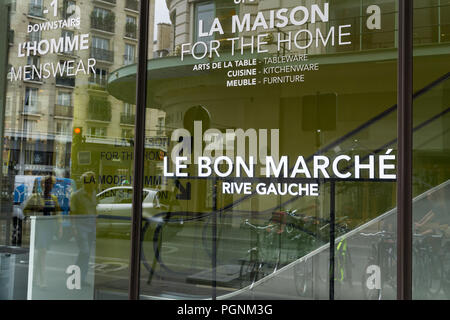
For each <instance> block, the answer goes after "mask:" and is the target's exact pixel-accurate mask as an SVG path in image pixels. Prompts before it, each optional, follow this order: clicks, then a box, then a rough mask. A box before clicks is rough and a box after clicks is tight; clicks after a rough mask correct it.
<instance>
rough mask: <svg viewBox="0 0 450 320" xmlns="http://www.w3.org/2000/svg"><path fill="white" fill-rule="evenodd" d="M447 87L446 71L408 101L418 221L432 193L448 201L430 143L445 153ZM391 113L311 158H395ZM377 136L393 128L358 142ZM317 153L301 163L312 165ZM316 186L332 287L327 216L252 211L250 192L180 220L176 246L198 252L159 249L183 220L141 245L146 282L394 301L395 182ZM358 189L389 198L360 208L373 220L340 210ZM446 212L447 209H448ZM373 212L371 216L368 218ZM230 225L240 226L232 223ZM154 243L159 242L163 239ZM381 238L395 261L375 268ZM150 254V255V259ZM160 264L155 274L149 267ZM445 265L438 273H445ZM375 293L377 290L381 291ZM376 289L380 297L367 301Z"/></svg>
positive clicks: (299, 207) (229, 292)
mask: <svg viewBox="0 0 450 320" xmlns="http://www.w3.org/2000/svg"><path fill="white" fill-rule="evenodd" d="M449 90H450V73H447V74H445V75H443V76H442V77H440V78H438V79H436V81H433V82H432V83H429V84H428V85H427V86H425V87H424V88H423V89H421V90H419V91H417V92H416V93H415V94H414V110H413V112H414V116H413V119H414V133H413V134H414V155H415V157H414V174H413V190H414V202H413V209H414V221H418V220H420V219H421V218H422V217H423V216H424V215H425V214H426V212H427V210H428V209H427V206H429V197H430V195H432V194H436V195H437V194H440V195H441V196H440V197H441V199H446V198H447V199H448V198H450V197H448V196H445V195H446V194H448V190H449V185H450V183H449V178H450V172H449V170H448V168H447V167H448V166H447V164H448V163H449V159H448V157H447V158H445V156H444V157H442V156H437V154H438V153H439V152H437V151H439V150H437V151H436V150H435V149H436V148H434V149H433V146H432V144H433V142H435V141H437V140H439V144H438V148H440V149H442V148H445V149H449V142H450V132H449V126H448V123H450V122H449V121H450V112H449V111H450V105H449V104H448V103H449V100H448V99H447V97H448V92H449ZM396 110H397V106H396V105H394V106H392V107H390V108H388V109H386V110H385V111H384V112H382V113H380V114H379V115H377V116H376V117H374V118H372V119H370V120H369V121H367V122H365V123H364V124H362V125H360V126H359V127H357V128H356V129H354V130H352V131H350V132H349V133H347V134H345V135H344V136H342V137H341V138H339V139H337V140H335V141H334V142H332V143H330V144H328V145H327V146H325V147H323V148H321V149H319V150H318V151H317V152H316V153H315V154H314V155H326V156H328V157H329V158H333V157H336V156H338V155H340V154H349V155H352V154H358V155H360V156H361V159H367V157H368V156H369V155H378V154H381V153H384V152H386V150H388V149H393V150H394V151H393V153H395V152H396V143H397V138H396V128H390V127H391V125H389V124H392V123H396V116H397V114H396ZM380 130H381V131H384V134H385V135H386V131H387V130H388V131H389V130H390V131H389V134H390V135H391V138H390V139H386V140H385V141H383V144H381V145H379V146H378V147H377V148H375V149H374V148H367V147H364V146H363V145H361V144H360V143H359V141H360V140H361V139H359V137H362V136H365V135H367V134H369V133H370V134H374V133H376V132H378V131H380ZM314 155H311V156H310V157H308V158H305V160H307V161H308V162H311V160H312V158H313V156H314ZM427 163H433V165H434V170H435V169H436V168H438V169H440V172H441V174H440V175H439V177H437V178H436V177H435V178H434V179H430V177H429V175H427V174H426V170H425V169H426V168H424V167H423V166H424V165H425V164H427ZM349 167H352V164H350V165H349ZM318 183H319V184H320V185H321V188H323V191H322V194H325V195H324V196H322V197H321V199H320V201H321V202H322V204H324V205H323V208H328V209H329V210H330V208H331V207H330V204H331V203H332V201H336V199H337V207H336V208H335V209H336V245H335V247H336V253H335V266H334V275H335V276H334V281H330V280H331V279H330V270H329V264H328V262H329V259H330V257H329V253H330V250H329V233H330V219H329V215H327V214H326V215H324V214H323V211H326V209H322V214H321V215H317V214H316V215H311V214H308V213H307V212H308V210H309V209H311V207H313V206H314V203H312V202H311V200H310V199H308V197H280V199H279V202H278V204H277V205H276V206H274V207H267V208H265V209H263V210H259V211H255V210H254V208H252V204H251V202H252V195H249V196H246V197H242V198H240V199H239V200H237V201H234V202H233V203H232V204H228V205H226V206H223V207H222V208H221V210H219V211H217V212H215V213H212V214H206V215H203V216H202V217H201V219H200V220H198V221H195V219H194V220H193V221H189V220H187V219H186V223H187V224H189V223H191V225H196V226H195V227H193V228H191V229H188V230H186V229H185V230H184V231H182V232H180V233H179V234H178V237H177V241H181V242H183V241H184V242H186V243H187V242H188V241H191V242H192V241H193V242H194V244H195V248H196V249H197V250H192V252H190V256H189V257H184V258H185V260H184V261H183V262H180V260H179V259H180V257H179V256H178V257H173V256H171V255H170V250H171V249H173V248H174V247H175V246H176V245H175V242H174V243H171V241H172V240H171V239H167V241H164V242H163V245H162V246H161V242H162V240H161V239H162V238H163V237H164V229H166V230H168V229H170V228H171V226H172V225H175V224H179V223H180V221H169V222H168V223H167V224H166V225H165V226H164V227H162V228H160V230H159V231H160V232H159V233H158V234H156V233H155V236H154V237H153V241H152V242H151V243H144V245H143V248H144V249H143V264H144V266H145V268H146V269H147V271H149V273H150V274H151V275H152V276H154V277H158V276H159V277H165V279H166V280H167V279H169V278H170V279H172V280H173V281H175V282H176V281H180V282H181V281H184V280H186V282H187V283H190V284H194V285H196V286H197V287H202V286H203V287H202V288H203V289H202V290H203V291H202V290H199V291H197V292H196V293H195V294H193V293H192V287H189V288H187V289H186V292H185V293H184V294H183V293H180V292H182V291H183V290H182V288H179V289H180V290H179V292H177V293H174V292H172V293H164V294H163V295H162V296H160V297H165V298H175V297H180V296H181V297H195V298H200V297H202V296H204V297H208V296H209V295H210V292H211V285H212V286H213V289H214V290H215V294H216V295H217V298H218V299H249V298H256V299H265V298H268V299H272V298H274V297H277V296H278V297H280V298H283V299H286V298H287V297H291V298H293V299H328V298H329V292H330V283H331V282H333V287H334V290H333V292H334V298H336V299H361V298H362V297H363V298H368V299H370V298H374V297H375V298H377V299H395V298H396V290H395V283H396V281H395V278H396V274H395V270H396V269H395V261H392V260H393V257H395V252H393V251H392V250H394V248H395V238H396V236H395V230H396V208H395V198H396V197H395V189H396V188H395V180H379V181H377V180H371V181H369V180H364V179H361V180H360V181H349V180H339V179H330V180H328V181H326V180H321V181H318ZM360 190H364V194H365V196H368V195H371V194H372V195H373V194H375V193H376V194H377V198H378V199H380V198H385V199H386V202H385V203H384V204H383V205H382V206H379V207H378V209H377V210H369V208H363V209H365V211H370V214H364V212H363V213H362V214H359V215H358V214H355V211H364V210H355V208H351V206H348V205H345V206H339V199H340V197H342V196H343V195H346V197H348V195H349V194H350V195H351V196H353V197H359V196H361V194H360V193H359V192H360ZM374 198H375V197H374ZM332 199H334V200H332ZM444 201H446V200H444ZM444 205H446V206H447V207H448V204H444ZM372 209H373V208H372ZM374 211H376V215H373V214H374V213H373V212H374ZM236 220H239V221H241V223H240V224H236ZM269 225H271V227H270V228H268V227H267V226H269ZM268 229H270V230H268ZM189 230H190V231H189ZM199 235H201V236H199ZM387 235H390V236H387ZM158 237H161V239H160V240H159V241H158V239H159V238H158ZM386 237H387V239H385V238H386ZM443 238H445V237H443ZM384 240H386V243H390V244H389V245H388V247H389V248H388V249H383V250H387V251H386V252H390V253H389V254H390V256H391V257H392V259H390V260H389V259H388V260H389V263H387V264H386V261H385V260H386V259H385V260H383V261H381V260H380V259H379V257H378V261H381V262H380V263H379V264H380V265H377V264H376V263H373V264H371V265H367V264H368V262H370V261H372V262H373V261H375V260H376V259H375V257H374V255H376V254H375V252H374V251H376V250H378V252H379V251H380V250H381V249H378V248H381V247H382V246H381V245H380V243H382V242H383V243H384ZM173 241H175V240H173ZM214 241H215V242H214ZM214 243H215V244H216V245H215V246H214ZM158 244H159V246H158ZM164 246H165V247H164ZM383 248H386V245H385V246H384V247H383ZM389 250H390V251H389ZM147 257H152V259H153V261H151V260H152V259H147ZM445 259H447V258H446V257H442V259H441V260H440V261H441V262H440V263H443V264H444V262H445ZM152 262H153V263H152ZM156 262H157V263H156ZM157 264H159V266H160V267H159V269H158V270H155V266H156V265H157ZM211 266H213V268H211ZM377 267H379V269H377ZM445 268H446V267H445V266H443V267H442V268H441V269H442V270H443V271H442V272H440V274H441V275H442V274H443V272H444V271H445ZM380 269H382V270H381V271H380ZM374 270H375V271H374ZM386 270H388V271H386ZM376 272H379V273H381V279H382V280H381V283H377V281H375V280H373V279H369V278H370V277H371V276H373V277H375V273H376ZM419 278H420V277H419ZM149 280H150V278H149ZM372 280H373V281H375V282H373V283H372V282H371V281H372ZM439 280H440V279H439ZM430 281H431V280H430ZM150 282H151V280H150V281H149V283H150ZM374 286H375V289H373V288H372V287H374ZM380 286H381V287H382V288H383V289H382V290H381V289H378V287H380ZM439 286H440V287H439V289H438V290H434V291H438V292H437V293H436V292H434V294H433V298H438V299H439V298H444V297H445V294H448V293H447V292H448V291H445V290H444V288H445V284H442V285H441V284H439ZM441 288H442V290H441ZM349 289H351V290H349ZM374 290H375V292H376V294H373V291H374ZM424 291H426V292H422V293H420V292H421V290H419V289H417V290H416V292H417V294H418V295H420V297H425V298H431V293H429V292H428V290H426V289H424ZM381 292H382V294H381ZM150 295H151V296H156V294H150Z"/></svg>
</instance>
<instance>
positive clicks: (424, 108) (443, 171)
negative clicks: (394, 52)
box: [412, 0, 450, 300]
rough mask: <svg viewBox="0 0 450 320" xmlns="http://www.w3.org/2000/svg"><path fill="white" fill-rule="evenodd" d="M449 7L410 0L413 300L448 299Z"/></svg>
mask: <svg viewBox="0 0 450 320" xmlns="http://www.w3.org/2000/svg"><path fill="white" fill-rule="evenodd" d="M449 9H450V1H447V0H444V1H442V0H441V1H414V90H415V92H416V98H415V99H414V106H413V111H414V112H413V117H414V118H413V122H414V133H413V142H414V146H413V161H414V162H413V192H414V194H413V196H414V201H413V223H414V224H413V228H414V230H413V252H412V254H413V298H414V299H447V300H448V299H449V298H450V247H449V245H450V243H449V237H450V229H449V225H450V219H449V217H450V215H449V214H450V211H449V208H450V206H449V205H450V202H449V201H450V187H449V177H450V170H449V165H448V164H449V161H450V159H449V156H450V153H449V148H450V136H449V128H450V115H449V106H450V105H449V101H450V79H449V76H450V63H449V54H450V50H449V49H450V43H449V38H448V18H449V16H448V13H449ZM425 84H429V86H428V88H427V90H426V92H423V90H422V91H421V90H420V89H421V88H422V87H423V86H424V85H425Z"/></svg>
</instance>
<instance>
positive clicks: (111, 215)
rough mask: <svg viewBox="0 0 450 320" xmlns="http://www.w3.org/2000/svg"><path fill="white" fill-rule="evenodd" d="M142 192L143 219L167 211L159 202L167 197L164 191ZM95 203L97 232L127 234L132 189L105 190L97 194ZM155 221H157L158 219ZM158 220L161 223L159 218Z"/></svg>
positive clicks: (145, 190) (116, 188) (146, 190)
mask: <svg viewBox="0 0 450 320" xmlns="http://www.w3.org/2000/svg"><path fill="white" fill-rule="evenodd" d="M143 192H144V195H143V199H144V200H143V202H142V216H143V218H154V216H155V215H157V214H158V213H160V212H162V211H167V208H165V206H164V205H163V204H162V203H161V202H160V199H161V198H164V197H166V196H167V193H166V192H165V191H161V190H155V189H144V190H143ZM97 201H98V204H97V214H98V222H97V231H98V232H100V233H101V232H104V231H107V232H113V233H122V234H129V233H130V230H131V229H130V224H131V209H132V208H131V207H132V203H133V188H132V187H130V186H120V187H113V188H109V189H106V190H104V191H102V192H100V193H99V194H97ZM155 219H156V220H158V217H156V218H155ZM152 220H153V219H152ZM159 220H161V221H162V219H161V218H159Z"/></svg>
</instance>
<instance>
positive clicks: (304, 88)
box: [110, 0, 449, 220]
mask: <svg viewBox="0 0 450 320" xmlns="http://www.w3.org/2000/svg"><path fill="white" fill-rule="evenodd" d="M325 3H329V11H328V12H329V15H328V21H326V22H323V21H321V20H318V21H316V22H315V23H310V21H307V22H305V23H304V24H303V25H292V24H288V25H287V26H286V27H284V28H276V27H270V24H268V25H269V27H268V28H263V27H259V28H256V30H250V31H245V30H244V31H242V32H235V33H233V32H232V28H231V25H232V16H233V15H238V16H239V17H240V18H241V19H243V17H244V16H245V15H249V16H250V23H249V24H250V26H251V25H252V23H254V22H255V20H256V18H257V17H260V18H261V16H262V17H264V18H265V19H268V20H267V21H269V19H270V17H271V15H272V16H273V14H274V11H276V10H278V9H280V8H286V9H287V10H292V9H293V8H295V7H296V6H299V4H298V3H293V2H287V3H285V2H280V1H274V0H273V1H272V0H266V1H255V2H247V1H246V2H245V3H241V4H239V5H235V4H234V3H233V2H232V1H226V0H224V1H201V2H191V1H167V6H168V9H169V13H170V17H171V23H172V26H173V27H172V32H173V36H172V39H173V40H172V41H173V43H172V47H173V52H172V53H171V54H170V55H168V56H166V57H162V58H160V59H153V60H151V61H150V62H149V66H148V68H149V75H150V81H149V95H150V98H151V105H152V106H154V107H155V108H159V109H161V110H162V111H164V112H165V122H166V123H165V124H166V128H168V129H169V130H168V132H167V134H169V135H170V133H171V131H170V130H172V129H175V128H182V127H183V126H184V123H183V120H184V116H185V113H186V111H187V110H189V109H190V108H192V107H194V106H198V105H201V106H203V107H205V108H206V109H207V110H208V111H209V112H210V114H211V123H212V125H211V127H213V128H217V129H219V130H221V131H222V132H223V131H225V130H226V129H233V128H244V129H247V128H255V129H266V128H280V154H283V155H288V156H290V157H295V156H297V155H298V154H302V155H304V156H308V155H311V154H314V153H315V152H317V150H318V149H320V148H323V147H325V146H327V145H329V144H331V143H332V142H334V141H335V140H339V139H340V138H341V137H345V136H346V134H348V133H349V132H351V131H352V130H355V129H356V128H358V127H360V126H362V125H364V126H366V124H368V123H371V119H374V118H375V117H377V116H378V115H380V114H382V113H383V112H385V111H386V110H389V109H390V108H391V107H393V106H395V104H396V101H397V87H396V81H395V79H396V77H397V61H396V60H397V55H398V52H397V48H396V42H397V36H396V25H397V24H398V21H397V16H398V12H397V7H396V2H395V1H382V0H380V1H375V3H374V4H376V5H377V6H378V7H379V9H380V10H381V11H380V12H381V15H380V18H381V28H380V29H377V28H372V27H371V28H369V27H368V25H367V20H368V19H369V17H370V16H371V13H370V12H369V13H367V8H368V5H366V4H361V3H360V2H357V1H351V0H349V1H341V0H335V1H307V4H303V5H305V6H306V7H309V6H310V5H312V4H316V5H317V6H318V7H319V8H323V6H324V5H325ZM447 12H448V7H447V6H434V5H433V6H425V5H422V4H420V5H419V4H418V5H417V8H416V9H415V15H417V17H420V18H419V19H418V20H416V21H419V22H417V23H416V25H415V28H414V37H415V43H416V44H417V50H416V51H415V55H416V60H415V62H417V64H416V69H415V71H416V72H417V73H418V74H421V73H426V74H427V76H426V77H418V78H415V82H414V85H415V90H420V89H423V88H425V87H426V86H427V85H428V84H429V83H430V82H432V81H433V80H436V79H439V77H441V76H442V74H441V71H440V70H437V69H435V68H429V66H430V62H429V61H430V60H429V57H430V56H432V57H433V64H435V65H445V66H448V61H449V60H448V52H449V50H448V49H449V45H448V40H449V38H448V36H447V33H448V32H447V31H446V30H448V23H447V22H444V21H446V20H445V18H444V17H445V16H446V13H447ZM215 18H218V19H219V21H220V22H221V25H222V27H223V31H224V33H223V34H219V33H218V32H217V33H215V34H213V35H206V36H200V32H199V26H200V24H199V21H200V20H202V21H203V31H205V30H206V31H208V30H209V28H210V27H211V25H212V23H213V21H214V19H215ZM261 25H262V24H260V26H261ZM425 26H426V27H425ZM300 30H305V31H303V32H301V33H298V32H299V31H300ZM444 30H445V32H444ZM339 32H341V33H339ZM297 33H298V38H295V35H297ZM258 35H263V40H264V41H265V42H267V44H266V45H265V46H264V49H267V52H263V53H257V52H256V49H255V47H256V45H254V46H253V47H252V46H249V45H247V46H245V49H244V50H243V51H241V50H240V47H239V45H238V46H237V47H235V49H236V51H235V54H234V55H233V53H232V52H231V46H230V41H229V40H226V39H227V38H231V37H238V38H239V39H240V40H239V41H241V39H242V41H243V43H245V44H248V43H250V42H251V41H252V37H253V39H254V38H255V37H257V36H258ZM309 35H311V37H310V36H309ZM289 37H291V38H290V39H291V40H290V41H289V40H288V39H289ZM294 38H295V40H294ZM212 40H217V41H219V42H220V48H219V49H218V53H219V54H220V56H218V55H216V54H214V56H213V57H205V58H204V59H195V58H194V57H192V56H191V55H190V54H185V56H184V59H183V60H182V59H181V51H182V47H183V46H182V45H183V44H187V43H190V44H193V43H195V42H198V41H203V42H206V43H208V42H209V41H212ZM280 40H282V41H280ZM277 41H279V42H280V43H281V44H282V45H280V46H279V48H278V46H277ZM187 47H189V46H186V47H185V48H187ZM200 48H202V47H200ZM252 50H253V51H252ZM200 53H201V50H200ZM299 54H307V55H308V59H309V60H308V62H310V63H317V65H318V70H317V71H307V72H305V73H304V75H305V79H306V80H305V81H304V82H302V83H283V84H278V85H277V84H275V85H262V84H259V85H256V86H238V87H228V86H227V79H230V78H231V79H240V78H239V77H234V78H233V77H230V76H228V75H227V72H226V71H223V70H204V72H202V71H195V70H194V66H195V65H199V64H207V63H210V64H211V63H213V62H220V61H222V62H224V61H233V60H239V59H250V58H258V59H259V60H260V61H264V58H267V57H281V56H287V55H299ZM200 55H201V54H200ZM293 64H295V63H286V62H279V63H272V62H271V63H270V64H266V66H290V65H293ZM297 64H301V62H300V63H297ZM430 70H431V71H430ZM257 71H261V72H265V71H264V69H263V67H261V69H257ZM442 72H444V71H442ZM269 73H270V72H269ZM122 75H123V76H122ZM278 75H279V74H278V73H277V72H272V74H270V75H267V76H258V77H259V78H258V79H260V80H261V81H262V80H263V79H264V78H270V77H274V78H275V77H276V76H278ZM270 79H272V78H270ZM133 81H134V78H133V76H132V70H131V69H129V70H128V72H127V70H126V69H121V70H120V72H119V74H117V75H116V76H114V77H112V78H111V79H110V86H111V88H113V89H114V90H113V92H111V94H113V95H114V96H115V97H117V98H118V99H122V100H124V101H127V100H129V99H128V97H127V96H126V95H125V94H124V93H122V91H123V90H121V88H126V87H127V86H128V85H129V84H131V83H133ZM319 91H320V92H319ZM322 97H323V98H326V97H333V99H331V100H329V102H330V103H324V104H323V105H321V106H318V105H317V102H316V101H327V99H323V100H321V98H322ZM436 108H438V107H436ZM317 110H319V111H317ZM429 110H431V109H429ZM435 111H436V110H435ZM383 121H384V122H383V125H382V126H381V125H380V124H379V123H382V122H377V124H376V125H367V126H366V127H364V129H363V130H361V131H360V132H358V134H357V135H356V136H355V137H353V139H352V140H351V141H350V140H349V141H343V142H342V143H341V144H340V145H339V148H335V149H332V150H330V152H331V153H343V154H345V153H346V152H347V153H366V152H368V151H369V150H379V148H380V147H381V146H384V145H385V143H387V142H388V141H393V140H394V141H395V139H396V136H397V133H396V129H397V124H396V122H395V119H393V118H385V119H384V120H383ZM436 125H437V126H438V127H439V129H437V130H443V128H444V125H441V124H439V123H437V124H436ZM427 148H430V149H431V146H427ZM193 188H194V186H193ZM370 188H371V187H368V186H363V187H361V188H354V190H356V191H355V192H356V193H357V195H356V193H355V194H353V195H350V193H349V195H348V196H346V198H345V199H343V200H342V201H343V203H344V202H345V205H343V206H347V207H351V206H350V205H349V203H351V202H352V200H351V199H352V197H356V196H358V197H361V196H362V197H368V196H369V194H370V193H372V192H379V193H380V194H382V193H383V192H385V193H386V194H385V196H383V197H381V198H382V199H383V200H380V201H378V202H377V203H376V204H370V205H368V204H367V203H365V204H364V207H363V206H361V207H358V208H357V210H356V211H357V212H358V215H359V216H358V219H362V220H364V219H367V218H369V217H373V216H376V214H379V213H380V212H384V211H383V210H387V209H388V208H391V207H392V205H393V204H394V203H395V188H394V186H393V185H390V186H389V188H386V187H384V188H382V189H380V190H377V191H373V190H372V189H370ZM258 201H259V203H258ZM258 201H253V202H252V205H255V207H256V206H259V209H258V210H264V209H267V208H268V207H270V206H273V205H275V203H277V201H278V199H275V198H273V199H272V198H270V197H260V198H259V199H258ZM305 201H308V200H305ZM324 201H326V200H324ZM257 203H258V204H257ZM256 204H257V205H256ZM302 206H304V207H312V205H310V204H308V205H303V204H302ZM320 214H327V213H326V212H321V213H320Z"/></svg>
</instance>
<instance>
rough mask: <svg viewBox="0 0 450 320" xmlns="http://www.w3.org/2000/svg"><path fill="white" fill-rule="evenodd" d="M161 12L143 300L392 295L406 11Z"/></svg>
mask: <svg viewBox="0 0 450 320" xmlns="http://www.w3.org/2000/svg"><path fill="white" fill-rule="evenodd" d="M155 3H156V8H155V21H157V22H160V23H158V24H157V28H156V34H155V36H154V40H156V42H155V47H154V49H153V50H154V55H153V59H150V60H149V61H148V76H149V85H148V97H149V101H148V105H147V114H149V113H150V114H152V115H154V116H151V117H150V119H147V121H146V139H147V146H146V164H145V167H144V169H145V173H144V175H145V176H144V181H145V186H144V192H149V193H151V194H154V196H153V197H151V198H149V201H148V202H149V204H148V205H147V207H145V206H144V216H143V219H144V226H143V231H144V235H143V239H142V255H141V262H142V264H141V276H142V281H141V297H142V298H149V299H165V298H175V299H176V298H196V299H209V298H213V299H215V298H217V299H242V298H260V299H329V298H334V299H345V298H346V299H367V298H370V299H380V298H381V299H395V297H396V296H395V294H396V290H395V285H396V250H395V248H396V231H395V230H396V226H395V221H396V219H395V218H396V216H395V213H396V212H395V206H396V201H395V199H396V183H395V180H396V176H395V154H396V149H397V148H396V139H397V137H396V134H397V133H396V130H397V128H396V123H397V119H396V112H395V111H396V100H397V89H396V87H397V81H396V74H397V63H396V62H397V61H396V60H397V49H396V39H397V37H396V25H397V18H396V17H397V6H396V3H397V2H396V1H327V2H325V1H307V2H302V3H293V2H280V1H245V2H244V1H231V0H224V1H199V2H190V1H165V2H164V1H156V2H155ZM113 74H114V76H111V77H110V78H109V88H110V89H111V90H110V92H111V93H112V94H113V95H114V96H115V97H116V98H118V99H120V100H123V101H124V102H127V103H129V102H130V99H129V97H128V96H127V93H126V92H127V91H128V90H127V89H129V88H132V84H131V83H133V81H134V80H135V70H134V69H133V68H132V67H126V68H122V69H120V70H119V74H116V73H114V72H113ZM425 85H426V83H425V84H423V85H422V87H424V86H425ZM154 151H159V152H160V157H158V158H156V159H155V157H153V156H152V152H154ZM147 153H148V157H147ZM201 156H203V157H205V158H200V157H201ZM183 157H185V158H183ZM239 157H241V158H239ZM251 157H252V159H253V162H252V161H251ZM267 157H269V158H267ZM381 157H383V158H382V159H383V160H382V161H383V163H382V164H380V159H381ZM327 159H328V160H329V163H327ZM200 160H202V161H204V163H203V164H204V166H203V167H201V166H200V162H199V161H200ZM230 161H231V163H233V166H232V167H231V166H230ZM271 161H273V162H274V163H273V164H272V166H271V165H270V163H271ZM210 162H211V163H210ZM333 163H334V164H335V166H334V168H333ZM252 164H254V165H252ZM372 164H373V165H372ZM321 165H322V166H321ZM277 166H280V167H278V169H279V172H278V173H274V170H275V171H277ZM199 168H202V170H200V171H199ZM237 168H240V171H239V172H238V171H237ZM270 168H271V170H272V174H269V176H266V170H269V169H270ZM320 168H322V169H323V170H322V169H320ZM324 168H326V169H324ZM252 169H253V171H252ZM285 169H286V171H284V170H285ZM209 170H210V171H209ZM289 188H290V189H289ZM155 199H156V200H155ZM150 200H151V202H152V203H151V204H150ZM154 200H155V201H154ZM333 239H334V240H335V241H334V242H332V246H331V247H330V241H333Z"/></svg>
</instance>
